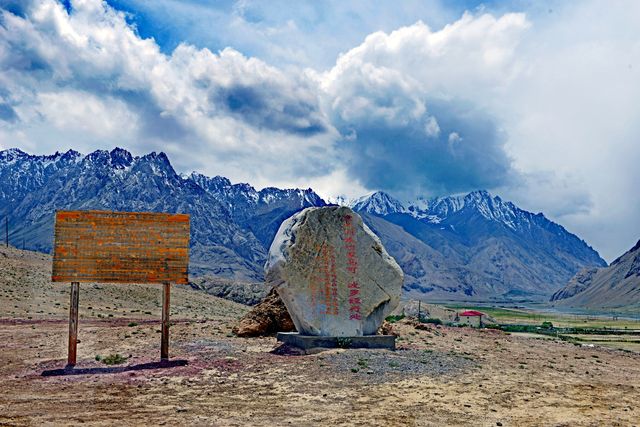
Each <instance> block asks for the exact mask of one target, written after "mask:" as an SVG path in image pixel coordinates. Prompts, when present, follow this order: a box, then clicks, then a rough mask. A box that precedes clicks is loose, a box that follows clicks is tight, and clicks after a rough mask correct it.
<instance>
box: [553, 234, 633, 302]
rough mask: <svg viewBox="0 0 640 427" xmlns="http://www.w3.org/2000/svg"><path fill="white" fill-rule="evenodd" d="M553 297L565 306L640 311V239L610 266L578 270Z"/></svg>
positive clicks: (554, 300)
mask: <svg viewBox="0 0 640 427" xmlns="http://www.w3.org/2000/svg"><path fill="white" fill-rule="evenodd" d="M551 301H552V302H554V303H555V305H558V306H565V307H575V308H588V309H618V310H624V311H634V312H635V313H638V312H640V240H639V241H638V243H636V244H635V246H634V247H633V248H631V249H630V250H629V251H627V252H626V253H624V254H623V255H622V256H620V257H619V258H618V259H616V260H615V261H613V262H612V263H611V265H610V266H609V267H606V268H589V269H585V270H582V271H580V272H578V274H576V275H575V276H574V277H573V278H572V279H571V280H570V281H569V283H568V284H567V286H565V287H564V288H562V289H560V290H559V291H557V292H556V293H555V294H553V296H552V297H551Z"/></svg>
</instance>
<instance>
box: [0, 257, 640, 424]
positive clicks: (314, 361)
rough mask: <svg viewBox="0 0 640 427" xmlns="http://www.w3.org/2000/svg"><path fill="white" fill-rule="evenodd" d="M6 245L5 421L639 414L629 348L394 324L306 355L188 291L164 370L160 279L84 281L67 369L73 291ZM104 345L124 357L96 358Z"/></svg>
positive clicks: (0, 289)
mask: <svg viewBox="0 0 640 427" xmlns="http://www.w3.org/2000/svg"><path fill="white" fill-rule="evenodd" d="M5 252H6V251H5ZM5 252H2V253H0V342H2V350H3V351H1V352H0V379H1V389H2V390H1V391H2V392H1V393H0V425H47V424H48V425H68V424H74V425H76V424H80V423H83V424H87V425H114V424H117V425H237V426H244V425H264V426H273V425H296V426H298V425H347V424H348V425H363V426H369V425H380V426H389V425H392V426H393V425H419V426H422V425H424V426H431V425H433V426H443V425H482V426H495V425H503V426H510V425H512V426H541V425H542V426H544V425H553V426H557V425H567V426H576V425H577V426H591V425H593V426H599V425H620V426H633V425H639V424H640V403H639V402H640V381H639V380H638V379H639V378H640V354H639V353H637V352H634V351H621V350H615V349H609V348H605V347H600V346H594V347H586V346H576V345H574V344H570V343H567V342H561V341H556V340H553V339H551V340H549V339H537V338H535V337H530V336H516V335H508V334H505V333H503V332H500V331H492V330H475V329H469V328H448V327H435V326H432V325H419V327H420V328H424V329H417V328H416V325H415V324H413V323H412V322H411V321H409V320H407V319H404V320H402V321H400V322H398V323H395V324H393V328H394V330H395V332H397V333H398V334H399V335H400V337H399V339H398V347H399V348H398V350H397V351H395V352H390V351H386V350H375V351H374V350H342V349H341V350H331V351H326V352H322V353H319V354H314V355H306V356H302V355H297V354H296V353H295V352H293V351H288V350H287V349H282V348H279V347H278V344H277V343H276V341H275V338H271V337H269V338H257V339H244V338H237V337H234V336H233V335H232V334H231V333H230V331H231V328H232V326H233V325H234V323H235V322H236V320H237V319H238V318H239V317H240V316H242V314H243V313H245V312H246V311H247V308H246V307H244V306H241V305H239V304H235V303H231V302H228V301H225V300H221V299H218V298H215V297H211V296H208V295H206V294H204V293H202V292H199V291H195V290H191V289H189V288H186V287H177V288H175V289H174V291H173V294H172V297H173V299H172V309H173V310H174V311H173V318H172V320H173V321H174V325H173V326H172V328H171V347H170V353H171V358H172V360H173V361H175V362H174V366H170V367H160V366H158V364H156V363H155V362H157V360H158V355H159V341H160V334H159V322H158V319H159V317H160V307H159V301H160V289H159V287H153V286H122V285H112V286H110V285H100V286H97V285H86V286H85V285H82V286H81V296H80V306H81V312H80V313H81V319H80V329H79V339H80V341H81V342H80V343H79V345H78V351H79V355H78V364H77V366H76V368H75V370H74V371H72V372H71V373H66V374H65V373H64V371H60V368H63V367H64V365H65V360H66V339H67V319H66V310H67V307H68V305H67V304H68V299H69V294H68V289H67V287H66V286H64V285H52V284H50V283H49V282H48V281H47V280H46V276H47V274H49V273H48V272H47V269H46V266H47V263H48V262H50V261H49V260H48V259H47V257H45V256H41V255H37V256H36V255H34V257H35V258H33V257H32V256H30V255H28V254H24V253H22V254H21V253H13V254H9V258H7V257H6V256H5V257H4V258H3V255H2V254H3V253H5ZM38 256H40V257H42V258H37V257H38ZM20 257H21V258H20ZM26 277H28V279H29V280H25V278H26ZM100 316H102V317H100ZM112 353H119V354H121V355H123V356H124V357H126V358H127V360H126V361H125V362H124V363H123V364H121V365H114V366H108V365H105V364H104V363H103V362H102V361H98V360H96V356H98V355H99V356H101V358H104V357H105V356H107V355H109V354H112ZM180 361H186V362H187V364H186V365H184V363H183V362H180ZM43 374H44V375H43Z"/></svg>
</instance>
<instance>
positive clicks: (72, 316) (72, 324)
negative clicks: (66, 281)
mask: <svg viewBox="0 0 640 427" xmlns="http://www.w3.org/2000/svg"><path fill="white" fill-rule="evenodd" d="M79 299H80V283H78V282H73V283H71V302H70V304H69V351H68V353H67V366H68V367H73V366H75V364H76V350H77V348H78V300H79Z"/></svg>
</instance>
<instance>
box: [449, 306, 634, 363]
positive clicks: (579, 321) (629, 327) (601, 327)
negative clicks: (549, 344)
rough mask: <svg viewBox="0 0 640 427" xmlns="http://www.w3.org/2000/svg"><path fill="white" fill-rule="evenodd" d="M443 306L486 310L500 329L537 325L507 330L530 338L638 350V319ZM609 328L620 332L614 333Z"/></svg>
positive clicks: (484, 307) (456, 307) (457, 307)
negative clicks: (547, 326)
mask: <svg viewBox="0 0 640 427" xmlns="http://www.w3.org/2000/svg"><path fill="white" fill-rule="evenodd" d="M445 306H446V307H447V308H451V309H454V310H456V311H462V310H477V311H480V312H482V313H486V314H487V315H488V316H489V317H490V319H488V320H490V321H493V322H495V323H496V324H498V325H503V327H501V329H503V330H505V329H506V330H511V329H515V330H519V329H520V327H519V326H518V325H531V326H536V327H537V328H528V327H524V328H523V329H525V332H521V331H518V332H510V333H513V334H514V335H518V336H523V337H528V338H532V339H534V338H538V339H563V340H568V341H571V342H573V343H575V344H577V345H588V346H592V345H593V346H600V347H608V348H615V349H619V350H625V351H633V352H640V319H626V318H620V317H616V316H603V315H598V316H596V315H587V314H569V313H558V312H550V311H544V310H534V309H526V308H504V307H488V306H481V305H464V304H445ZM543 322H550V323H551V324H553V326H554V329H545V328H542V324H543ZM509 326H511V327H509ZM555 328H577V330H576V331H574V332H572V333H562V329H560V330H558V329H555ZM612 330H615V331H621V332H620V334H619V335H616V334H615V332H614V331H612ZM565 332H566V330H565ZM554 333H555V336H554ZM605 334H606V335H605Z"/></svg>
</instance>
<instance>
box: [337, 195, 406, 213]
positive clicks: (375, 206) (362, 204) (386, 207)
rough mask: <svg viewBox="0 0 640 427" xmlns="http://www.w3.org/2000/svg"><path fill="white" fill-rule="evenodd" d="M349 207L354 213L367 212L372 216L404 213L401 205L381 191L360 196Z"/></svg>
mask: <svg viewBox="0 0 640 427" xmlns="http://www.w3.org/2000/svg"><path fill="white" fill-rule="evenodd" d="M350 207H351V208H352V209H353V210H355V211H362V212H367V213H370V214H374V215H389V214H392V213H404V212H405V211H406V209H405V207H404V206H403V205H402V203H401V202H400V201H399V200H397V199H394V198H393V197H391V196H390V195H389V194H387V193H385V192H383V191H376V192H374V193H371V194H367V195H366V196H362V197H360V198H358V199H355V200H353V201H352V202H351V205H350Z"/></svg>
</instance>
